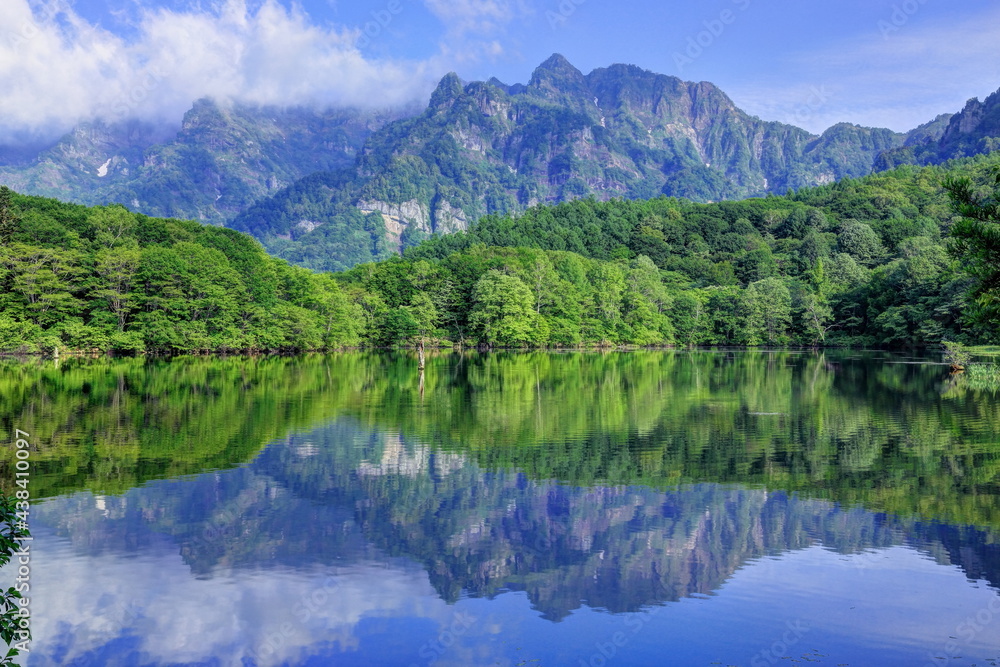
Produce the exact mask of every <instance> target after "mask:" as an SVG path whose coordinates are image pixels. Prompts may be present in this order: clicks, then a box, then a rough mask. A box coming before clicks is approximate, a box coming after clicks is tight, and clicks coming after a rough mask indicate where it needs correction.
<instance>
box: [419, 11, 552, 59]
mask: <svg viewBox="0 0 1000 667" xmlns="http://www.w3.org/2000/svg"><path fill="white" fill-rule="evenodd" d="M424 4H425V5H426V6H427V9H428V10H429V11H430V12H431V14H433V15H434V16H435V17H437V18H438V19H439V20H440V21H441V23H442V24H444V26H445V30H446V32H445V35H444V38H443V39H442V41H441V43H440V44H439V46H438V48H439V49H440V53H441V54H442V56H443V57H445V58H447V60H448V61H449V62H452V63H455V64H462V65H466V64H471V63H478V62H480V61H482V60H484V59H485V60H488V61H491V62H496V61H497V60H499V59H500V58H501V57H503V56H509V55H512V54H511V53H510V51H509V49H507V48H505V47H504V45H503V44H501V42H500V40H498V39H496V37H497V36H504V37H506V36H507V35H506V33H507V29H508V27H509V26H510V24H511V23H513V22H514V21H516V20H518V19H523V18H525V17H528V16H531V15H532V14H533V13H534V10H533V9H532V7H531V5H530V4H529V0H424ZM515 51H516V50H515Z"/></svg>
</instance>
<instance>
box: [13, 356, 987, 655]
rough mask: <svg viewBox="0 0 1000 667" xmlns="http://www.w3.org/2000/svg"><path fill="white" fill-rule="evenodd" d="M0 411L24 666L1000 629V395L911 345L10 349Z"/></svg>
mask: <svg viewBox="0 0 1000 667" xmlns="http://www.w3.org/2000/svg"><path fill="white" fill-rule="evenodd" d="M898 361H905V362H906V363H897V362H898ZM912 362H920V363H912ZM0 416H3V417H4V418H5V419H6V420H8V422H9V423H11V424H15V425H17V427H18V428H25V427H27V428H28V429H29V430H30V431H31V432H32V434H33V438H34V442H37V443H38V449H37V450H33V451H32V459H31V460H32V466H33V468H32V494H33V497H34V498H39V499H41V498H44V497H47V498H48V499H47V500H45V501H44V502H39V503H37V504H36V505H35V506H34V507H33V513H32V521H33V524H32V530H33V532H34V533H35V535H36V542H35V545H36V547H35V548H36V549H37V555H36V559H35V560H33V565H34V567H35V569H34V571H33V574H34V575H35V576H36V577H37V578H35V579H34V582H35V586H36V588H35V590H34V591H33V592H34V593H35V595H34V596H33V603H32V605H33V610H34V613H35V615H36V624H35V626H34V627H35V631H36V636H35V639H36V643H35V650H34V651H33V652H32V654H31V656H30V659H29V664H32V665H34V664H38V665H50V664H52V665H70V664H78V665H118V664H120V665H161V664H206V665H251V664H260V665H280V664H295V665H299V664H303V665H313V664H316V665H327V664H337V665H341V664H347V665H351V664H358V665H379V664H385V665H412V664H419V665H424V664H454V665H493V664H500V665H531V664H542V665H564V664H569V665H574V666H576V665H579V664H581V663H582V664H584V665H593V666H595V667H598V666H599V665H604V664H607V663H610V662H611V661H612V660H615V661H620V662H619V663H618V664H630V665H631V664H638V665H644V664H650V665H660V664H665V663H666V664H680V665H686V664H692V665H695V664H709V663H712V662H718V661H721V662H722V663H723V664H739V665H747V664H750V665H755V664H767V665H772V664H777V663H778V662H779V661H780V660H782V659H783V658H784V657H789V658H795V659H801V660H810V661H819V662H826V663H829V664H838V665H839V664H862V665H866V664H924V663H926V662H928V661H932V662H933V663H934V664H939V663H940V660H939V659H940V658H947V659H948V661H949V664H972V663H974V662H977V661H978V662H979V664H991V663H987V662H986V661H989V660H994V659H997V658H1000V640H998V639H997V637H1000V632H997V631H996V628H997V627H1000V625H998V624H1000V596H998V595H997V592H996V589H997V587H998V586H1000V562H998V539H997V537H998V531H1000V437H998V433H1000V402H998V401H997V400H996V396H995V395H994V394H992V393H990V392H989V391H988V389H984V388H981V387H971V386H968V385H967V384H963V383H962V381H961V380H960V379H955V378H950V377H949V376H948V374H947V369H946V368H942V367H941V366H938V365H934V364H930V363H926V362H925V361H922V360H919V359H902V360H901V359H899V358H896V357H892V356H888V355H878V354H868V353H844V354H832V353H826V354H814V353H791V352H767V351H751V352H725V351H721V352H708V351H704V352H691V353H688V352H664V353H659V352H656V353H652V352H645V353H612V354H578V353H567V354H498V355H476V354H471V355H440V356H436V357H433V358H430V359H429V360H428V365H427V370H426V373H425V374H424V376H423V378H422V381H421V376H420V373H419V372H418V369H417V362H416V359H415V358H410V357H407V356H406V355H396V356H392V355H364V354H351V355H340V356H332V357H300V358H296V359H262V360H247V359H221V360H220V359H176V360H172V361H143V360H119V361H113V362H84V361H79V360H67V361H66V362H64V363H62V364H60V366H59V367H58V368H56V367H54V366H52V365H50V364H49V365H45V364H14V363H9V362H0ZM11 456H12V455H11V453H10V452H5V451H0V486H3V485H4V484H9V480H12V479H13V475H12V474H10V470H9V468H10V466H11V465H12V463H13V458H12V457H11ZM5 488H6V487H5ZM6 490H9V489H6ZM969 619H972V621H971V623H973V624H972V625H970V620H969ZM994 619H995V620H994ZM619 633H620V634H619ZM788 633H792V634H788ZM786 639H787V640H786ZM792 639H794V640H795V641H794V643H792V642H791V640H792ZM782 646H783V647H784V650H783V651H779V650H778V648H780V647H782ZM777 653H783V654H782V655H781V656H777ZM664 656H668V657H669V660H665V658H664ZM534 661H538V662H537V663H536V662H534ZM762 661H763V662H762Z"/></svg>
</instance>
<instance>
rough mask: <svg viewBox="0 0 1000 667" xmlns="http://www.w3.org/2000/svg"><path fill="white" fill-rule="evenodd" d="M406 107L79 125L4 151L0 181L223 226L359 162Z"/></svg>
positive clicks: (214, 112) (211, 109)
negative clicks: (48, 141)
mask: <svg viewBox="0 0 1000 667" xmlns="http://www.w3.org/2000/svg"><path fill="white" fill-rule="evenodd" d="M402 113H403V112H395V111H384V112H371V111H362V110H358V109H333V110H327V111H323V112H319V111H316V110H313V109H308V108H303V107H298V108H290V109H278V108H273V107H256V106H248V105H239V104H237V105H223V104H220V103H217V102H215V101H213V100H209V99H203V100H199V101H198V102H196V103H195V104H194V106H193V108H192V109H191V110H190V111H188V112H187V113H186V114H185V116H184V119H183V122H182V123H181V126H180V128H179V130H175V131H169V130H164V129H163V128H157V127H155V126H152V125H148V124H142V123H138V122H135V121H128V122H119V123H105V122H102V121H94V122H90V123H86V124H83V125H80V126H79V127H77V128H75V129H74V130H73V131H72V132H70V133H69V134H67V135H66V136H64V137H62V138H61V139H60V140H59V141H58V142H57V143H56V144H55V145H53V146H51V147H48V148H46V149H44V150H42V151H41V152H40V153H38V154H37V155H35V156H34V157H26V156H25V155H24V154H23V150H22V151H20V154H19V151H17V150H16V149H3V150H0V164H2V165H4V166H2V167H0V182H2V183H4V184H5V185H8V186H10V187H11V188H13V189H15V190H18V191H22V192H26V193H30V194H35V195H41V196H49V197H57V198H59V199H64V200H71V201H74V202H78V203H84V204H91V205H93V204H104V203H111V202H121V203H124V204H127V205H128V206H129V207H130V208H132V209H133V210H136V211H141V212H143V213H146V214H149V215H154V216H161V217H175V218H187V219H194V220H199V221H202V222H208V223H214V224H222V223H224V222H225V221H227V220H229V219H230V218H232V217H233V216H235V215H237V214H238V213H239V212H240V211H242V210H244V209H245V208H246V207H247V206H249V205H250V204H252V203H253V202H254V201H256V200H257V199H259V198H261V197H264V196H267V195H269V194H273V193H275V192H277V191H278V190H280V189H281V188H283V187H285V186H287V185H289V184H291V183H293V182H295V181H296V180H298V179H300V178H302V177H304V176H306V175H308V174H311V173H313V172H316V171H324V170H330V169H338V168H343V167H346V166H349V165H351V164H353V162H354V158H355V155H356V153H357V150H358V149H359V148H360V147H361V146H362V145H363V144H364V141H365V140H366V139H367V138H368V135H370V134H371V132H372V131H373V130H375V129H377V128H379V127H381V126H382V125H383V124H384V123H386V122H388V121H389V120H393V119H395V118H398V117H399V116H400V115H401V114H402Z"/></svg>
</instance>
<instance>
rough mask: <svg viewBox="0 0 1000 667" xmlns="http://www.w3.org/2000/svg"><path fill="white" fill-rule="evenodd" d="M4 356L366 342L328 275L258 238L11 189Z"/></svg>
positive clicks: (4, 201)
mask: <svg viewBox="0 0 1000 667" xmlns="http://www.w3.org/2000/svg"><path fill="white" fill-rule="evenodd" d="M0 286H2V287H0V347H2V349H4V350H7V351H20V352H37V351H42V352H49V351H51V350H53V349H54V348H59V347H62V348H69V349H73V350H112V349H113V350H118V351H134V352H141V351H151V352H178V351H199V350H216V351H226V350H288V351H291V350H302V349H315V348H321V347H340V346H345V345H354V344H357V342H358V340H359V338H358V330H357V326H356V322H357V317H356V316H355V312H354V311H355V310H357V308H356V307H355V306H352V305H351V304H349V303H348V302H347V301H346V299H345V298H344V296H343V295H342V293H341V291H340V288H339V287H338V285H337V282H336V281H335V280H334V279H333V278H332V277H331V276H329V275H319V274H314V273H312V272H310V271H308V270H306V269H303V268H300V267H293V266H291V265H289V264H288V263H286V262H284V261H280V260H275V259H273V258H271V257H268V256H267V254H266V253H265V252H264V250H263V248H261V246H260V244H259V243H257V242H256V241H255V240H253V238H251V237H249V236H247V235H245V234H241V233H239V232H235V231H232V230H228V229H223V228H221V227H211V226H205V225H201V224H198V223H196V222H185V221H179V220H164V219H157V218H148V217H146V216H143V215H136V214H133V213H130V212H129V211H127V210H126V209H125V208H123V207H120V206H107V207H96V208H86V207H83V206H78V205H73V204H63V203H59V202H57V201H54V200H50V199H41V198H35V197H22V196H18V195H16V194H14V193H12V192H11V191H10V190H8V189H6V188H2V189H0Z"/></svg>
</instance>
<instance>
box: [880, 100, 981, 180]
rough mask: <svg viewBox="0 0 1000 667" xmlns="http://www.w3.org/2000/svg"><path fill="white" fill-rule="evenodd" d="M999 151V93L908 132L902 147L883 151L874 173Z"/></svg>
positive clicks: (970, 102) (968, 103)
mask: <svg viewBox="0 0 1000 667" xmlns="http://www.w3.org/2000/svg"><path fill="white" fill-rule="evenodd" d="M998 149H1000V91H998V92H996V93H993V94H992V95H990V96H989V97H987V98H986V99H985V100H984V101H982V102H980V101H979V99H978V98H973V99H971V100H969V101H968V102H967V103H966V105H965V108H964V109H962V110H961V111H960V112H958V113H957V114H954V115H943V116H939V117H938V118H937V119H935V120H934V121H932V122H931V123H928V124H927V125H923V126H921V127H919V128H917V129H915V130H913V131H912V132H910V136H909V138H908V139H907V141H906V143H905V145H904V146H902V147H900V148H897V149H895V150H890V151H886V152H885V153H883V154H881V155H879V156H878V158H877V159H876V161H875V169H876V170H885V169H892V168H893V167H897V166H899V165H901V164H916V165H929V164H940V163H942V162H945V161H947V160H953V159H955V158H963V157H972V156H974V155H981V154H984V153H991V152H993V151H995V150H998Z"/></svg>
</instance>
